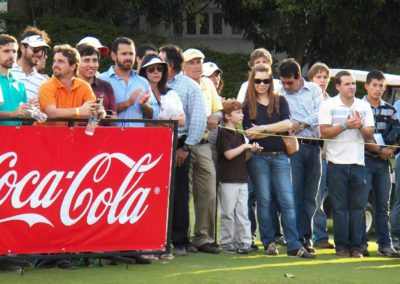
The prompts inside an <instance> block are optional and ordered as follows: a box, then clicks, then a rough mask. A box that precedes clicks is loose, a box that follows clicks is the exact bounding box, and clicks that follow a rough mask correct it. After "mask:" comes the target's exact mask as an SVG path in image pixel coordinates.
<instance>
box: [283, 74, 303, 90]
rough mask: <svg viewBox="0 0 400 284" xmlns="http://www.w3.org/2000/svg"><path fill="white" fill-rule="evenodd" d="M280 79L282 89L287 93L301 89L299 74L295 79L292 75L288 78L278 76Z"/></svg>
mask: <svg viewBox="0 0 400 284" xmlns="http://www.w3.org/2000/svg"><path fill="white" fill-rule="evenodd" d="M280 79H281V83H282V87H283V89H284V90H285V91H286V93H288V94H292V93H295V92H297V91H298V90H300V89H301V86H302V82H303V81H302V78H301V76H299V78H297V79H296V78H294V76H292V77H290V78H286V77H280Z"/></svg>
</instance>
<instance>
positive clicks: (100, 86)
mask: <svg viewBox="0 0 400 284" xmlns="http://www.w3.org/2000/svg"><path fill="white" fill-rule="evenodd" d="M90 86H91V87H92V90H93V92H94V94H95V95H96V98H100V97H101V96H103V106H104V109H105V110H112V111H113V112H115V113H117V104H116V102H115V95H114V90H113V87H112V86H111V84H110V83H108V82H107V81H104V80H102V79H100V78H97V77H94V78H93V83H92V84H90Z"/></svg>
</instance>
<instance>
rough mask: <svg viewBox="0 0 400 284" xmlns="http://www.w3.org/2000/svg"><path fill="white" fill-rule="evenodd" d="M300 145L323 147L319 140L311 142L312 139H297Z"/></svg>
mask: <svg viewBox="0 0 400 284" xmlns="http://www.w3.org/2000/svg"><path fill="white" fill-rule="evenodd" d="M297 140H298V141H299V143H300V144H303V145H316V146H321V142H320V141H319V140H311V139H303V138H297Z"/></svg>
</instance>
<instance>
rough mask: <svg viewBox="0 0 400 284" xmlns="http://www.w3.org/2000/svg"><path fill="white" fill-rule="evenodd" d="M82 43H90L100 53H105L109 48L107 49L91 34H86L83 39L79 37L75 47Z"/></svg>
mask: <svg viewBox="0 0 400 284" xmlns="http://www.w3.org/2000/svg"><path fill="white" fill-rule="evenodd" d="M82 44H87V45H91V46H93V47H95V48H96V49H97V50H98V51H99V52H100V54H102V55H107V54H108V53H109V52H110V50H109V49H108V47H107V46H105V45H102V44H101V42H100V41H99V40H98V39H97V38H95V37H92V36H87V37H84V38H83V39H81V40H80V41H79V42H78V44H77V45H76V48H78V47H79V46H80V45H82Z"/></svg>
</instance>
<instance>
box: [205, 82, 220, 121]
mask: <svg viewBox="0 0 400 284" xmlns="http://www.w3.org/2000/svg"><path fill="white" fill-rule="evenodd" d="M200 88H201V92H202V93H203V96H204V102H205V110H206V115H207V117H209V116H210V115H211V114H212V113H214V112H217V111H221V110H222V108H223V107H222V103H221V100H220V98H219V96H218V92H217V90H216V89H215V86H214V83H213V82H212V81H211V80H210V79H209V78H207V77H201V78H200Z"/></svg>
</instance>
